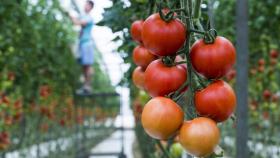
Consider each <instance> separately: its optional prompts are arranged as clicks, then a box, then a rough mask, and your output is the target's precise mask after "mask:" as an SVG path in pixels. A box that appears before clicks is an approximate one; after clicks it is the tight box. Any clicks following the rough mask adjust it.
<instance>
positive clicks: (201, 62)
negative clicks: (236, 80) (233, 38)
mask: <svg viewBox="0 0 280 158" xmlns="http://www.w3.org/2000/svg"><path fill="white" fill-rule="evenodd" d="M190 53H191V54H190V55H191V62H192V65H193V67H194V69H195V70H196V71H197V72H198V73H200V74H202V75H204V76H205V77H206V78H209V79H218V78H221V77H223V76H224V75H226V74H227V73H228V72H229V71H230V69H231V68H232V66H233V65H234V63H235V60H236V52H235V48H234V46H233V45H232V43H231V42H230V41H229V40H227V39H226V38H224V37H220V36H218V37H217V38H216V39H215V41H214V43H213V44H206V43H204V41H203V40H202V39H201V40H198V41H196V42H195V43H194V44H193V46H192V48H191V52H190Z"/></svg>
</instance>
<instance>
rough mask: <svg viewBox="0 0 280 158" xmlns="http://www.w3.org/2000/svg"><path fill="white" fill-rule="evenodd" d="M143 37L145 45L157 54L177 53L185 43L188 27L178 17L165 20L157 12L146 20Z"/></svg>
mask: <svg viewBox="0 0 280 158" xmlns="http://www.w3.org/2000/svg"><path fill="white" fill-rule="evenodd" d="M142 39H143V43H144V45H145V47H146V48H147V49H149V50H150V51H151V52H152V53H153V54H155V55H157V56H169V55H175V54H176V52H177V51H178V50H179V49H180V48H181V47H182V46H183V45H184V42H185V40H186V28H185V26H184V24H183V23H182V22H180V21H179V20H178V19H174V20H171V21H170V22H165V21H164V20H162V19H161V18H160V15H159V13H156V14H153V15H151V16H150V17H148V19H147V20H146V21H145V22H144V24H143V29H142Z"/></svg>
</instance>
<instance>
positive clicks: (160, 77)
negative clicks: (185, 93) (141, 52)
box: [145, 59, 187, 97]
mask: <svg viewBox="0 0 280 158" xmlns="http://www.w3.org/2000/svg"><path fill="white" fill-rule="evenodd" d="M186 80H187V71H186V69H185V67H184V66H182V65H177V66H166V65H164V64H163V63H162V61H161V59H158V60H155V61H153V62H152V63H151V64H150V65H149V66H148V67H147V69H146V71H145V86H146V90H147V92H148V94H149V95H150V96H152V97H156V96H165V95H168V94H169V93H171V92H174V91H176V90H177V89H179V88H180V86H181V85H183V84H184V83H185V82H186Z"/></svg>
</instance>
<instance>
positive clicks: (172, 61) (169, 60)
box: [161, 56, 176, 67]
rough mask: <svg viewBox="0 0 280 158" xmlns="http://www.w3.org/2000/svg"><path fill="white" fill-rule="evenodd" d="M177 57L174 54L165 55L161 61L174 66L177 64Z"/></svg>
mask: <svg viewBox="0 0 280 158" xmlns="http://www.w3.org/2000/svg"><path fill="white" fill-rule="evenodd" d="M175 58H176V57H175V56H174V57H173V56H165V57H163V58H162V59H161V61H162V63H163V64H164V65H166V66H168V67H172V66H174V65H176V64H175Z"/></svg>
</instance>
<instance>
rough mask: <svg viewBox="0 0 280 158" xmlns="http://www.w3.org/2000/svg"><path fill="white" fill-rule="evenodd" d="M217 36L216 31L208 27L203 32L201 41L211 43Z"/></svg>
mask: <svg viewBox="0 0 280 158" xmlns="http://www.w3.org/2000/svg"><path fill="white" fill-rule="evenodd" d="M217 36H218V33H217V31H216V30H215V29H210V30H208V31H206V32H205V34H204V37H203V41H204V43H206V44H213V43H214V42H215V39H216V37H217Z"/></svg>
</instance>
